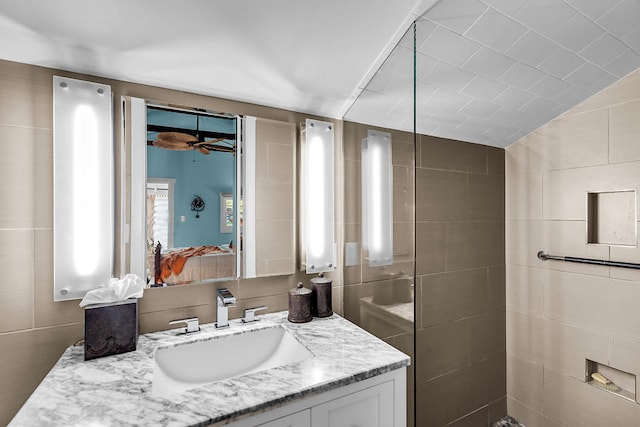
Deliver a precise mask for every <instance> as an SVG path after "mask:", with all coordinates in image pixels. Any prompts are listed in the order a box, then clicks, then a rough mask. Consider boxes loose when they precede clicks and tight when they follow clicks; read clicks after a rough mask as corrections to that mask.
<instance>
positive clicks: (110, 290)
mask: <svg viewBox="0 0 640 427" xmlns="http://www.w3.org/2000/svg"><path fill="white" fill-rule="evenodd" d="M144 287H145V283H144V281H143V280H142V279H141V278H140V277H138V276H136V275H135V274H127V275H126V276H124V277H123V278H122V279H116V278H111V280H110V281H109V285H108V286H102V287H99V288H98V289H93V290H91V291H89V292H87V294H86V295H85V296H84V298H82V301H80V307H84V306H86V305H89V304H105V303H110V302H118V301H124V300H126V299H129V298H142V293H143V291H144Z"/></svg>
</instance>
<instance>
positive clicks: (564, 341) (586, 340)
mask: <svg viewBox="0 0 640 427" xmlns="http://www.w3.org/2000/svg"><path fill="white" fill-rule="evenodd" d="M506 329H507V353H508V354H511V355H514V356H517V357H520V358H522V359H526V360H529V361H531V362H535V363H537V364H540V365H543V366H544V367H545V368H550V369H553V370H554V371H556V372H561V373H563V374H564V375H568V376H572V377H574V378H582V379H584V370H585V360H586V359H589V360H594V361H598V362H601V363H606V361H607V360H608V353H609V347H608V345H609V338H608V337H607V336H606V335H604V334H600V333H596V332H591V331H588V330H585V329H580V328H576V327H574V326H569V325H566V324H564V323H560V322H555V321H551V320H548V319H545V318H542V317H537V316H531V315H527V314H523V313H518V312H514V311H511V310H507V327H506Z"/></svg>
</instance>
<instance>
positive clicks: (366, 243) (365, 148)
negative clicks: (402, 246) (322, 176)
mask: <svg viewBox="0 0 640 427" xmlns="http://www.w3.org/2000/svg"><path fill="white" fill-rule="evenodd" d="M391 156H392V155H391V134H389V133H386V132H378V131H373V130H370V131H368V133H367V138H365V139H363V140H362V247H363V250H364V251H365V254H366V257H367V258H368V260H369V265H370V266H382V265H391V264H393V165H392V163H391V158H392V157H391Z"/></svg>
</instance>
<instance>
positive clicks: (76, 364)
mask: <svg viewBox="0 0 640 427" xmlns="http://www.w3.org/2000/svg"><path fill="white" fill-rule="evenodd" d="M286 315H287V313H286V312H280V313H271V314H267V315H264V316H259V318H260V320H259V321H258V322H254V323H250V324H244V323H242V322H241V321H240V320H232V321H230V322H229V323H230V327H229V328H226V329H223V330H219V329H216V328H215V326H214V325H213V324H207V325H202V326H201V328H202V331H201V332H198V333H195V334H187V335H185V334H184V333H182V331H183V330H182V329H172V330H168V331H163V332H156V333H150V334H145V335H141V336H140V338H139V340H138V349H137V350H136V351H133V352H130V353H125V354H120V355H115V356H109V357H104V358H101V359H94V360H91V361H86V362H85V361H84V360H83V349H82V347H81V346H75V347H69V348H68V349H67V350H66V351H65V353H64V354H63V355H62V357H61V358H60V360H59V361H58V363H57V364H56V365H55V366H54V367H53V369H52V370H51V371H50V372H49V374H48V375H47V377H45V379H44V380H43V381H42V383H41V384H40V385H39V386H38V388H37V389H36V390H35V392H34V393H33V394H32V395H31V397H30V398H29V400H27V402H26V403H25V405H24V406H23V407H22V409H21V410H20V411H19V412H18V414H17V415H16V416H15V418H14V419H13V420H12V422H11V424H10V425H11V426H32V425H49V426H80V425H82V426H86V425H145V426H149V425H158V426H164V425H171V426H206V425H214V426H222V425H225V426H233V427H249V426H263V427H285V426H291V427H338V426H361V427H367V426H371V425H382V426H385V427H386V426H397V427H400V426H405V425H406V367H407V366H408V365H409V364H410V358H409V357H408V356H407V355H405V354H403V353H401V352H400V351H398V350H396V349H394V348H393V347H391V346H389V345H388V344H386V343H385V342H383V341H381V340H379V339H378V338H376V337H374V336H372V335H370V334H369V333H367V332H366V331H364V330H362V329H360V328H358V327H357V326H355V325H353V324H352V323H350V322H348V321H347V320H345V319H343V318H341V317H340V316H338V315H335V314H334V315H333V316H331V317H328V318H325V319H314V320H313V321H312V322H309V323H304V324H293V323H290V322H288V321H287V320H286Z"/></svg>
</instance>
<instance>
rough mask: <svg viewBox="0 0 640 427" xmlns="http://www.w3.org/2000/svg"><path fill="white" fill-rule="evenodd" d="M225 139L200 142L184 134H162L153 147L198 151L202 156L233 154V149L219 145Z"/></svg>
mask: <svg viewBox="0 0 640 427" xmlns="http://www.w3.org/2000/svg"><path fill="white" fill-rule="evenodd" d="M223 140H224V138H217V139H210V140H208V141H206V140H203V141H200V140H199V139H198V137H196V136H193V135H190V134H188V133H182V132H160V133H158V137H157V139H156V140H155V141H153V145H154V146H155V147H158V148H164V149H166V150H175V151H190V150H197V151H199V152H200V153H202V154H209V153H210V152H211V151H225V152H233V151H234V149H233V147H226V146H222V145H217V143H218V142H220V141H223Z"/></svg>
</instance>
